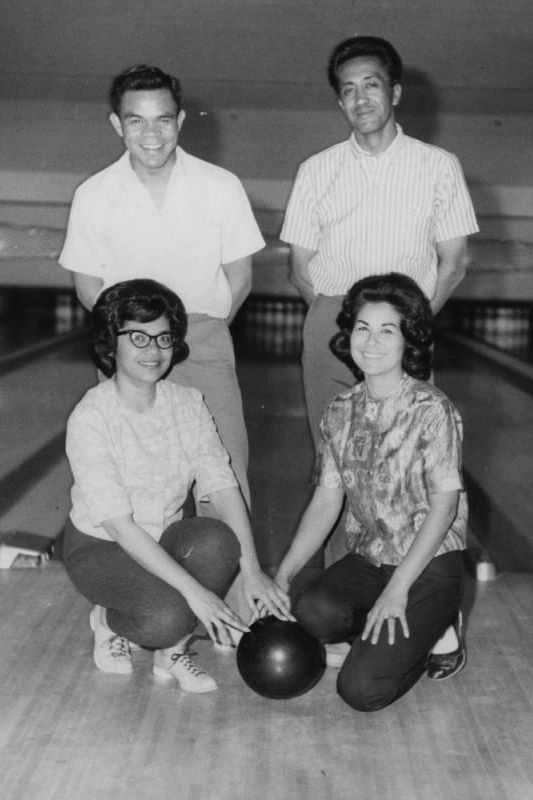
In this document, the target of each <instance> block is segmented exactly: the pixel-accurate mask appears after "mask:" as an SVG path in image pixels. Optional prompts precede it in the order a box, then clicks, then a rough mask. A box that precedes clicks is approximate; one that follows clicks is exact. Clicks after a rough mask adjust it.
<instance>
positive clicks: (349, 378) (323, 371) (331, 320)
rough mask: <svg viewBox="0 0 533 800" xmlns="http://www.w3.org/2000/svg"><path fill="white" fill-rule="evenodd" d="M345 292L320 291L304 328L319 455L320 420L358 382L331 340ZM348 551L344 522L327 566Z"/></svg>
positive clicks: (310, 414) (308, 397)
mask: <svg viewBox="0 0 533 800" xmlns="http://www.w3.org/2000/svg"><path fill="white" fill-rule="evenodd" d="M343 297H344V296H343V295H335V296H332V297H327V296H326V295H322V294H319V295H317V297H316V298H315V300H314V301H313V303H312V304H311V305H310V307H309V310H308V312H307V316H306V318H305V323H304V329H303V352H302V375H303V385H304V395H305V404H306V408H307V420H308V423H309V429H310V431H311V437H312V439H313V445H314V448H315V454H316V452H317V451H318V445H319V442H320V420H321V419H322V415H323V414H324V411H325V410H326V408H327V407H328V405H329V403H330V402H331V401H332V400H333V398H334V397H335V396H336V395H337V394H339V393H340V392H345V391H346V390H347V389H349V388H350V387H351V386H353V384H354V382H355V378H354V376H353V373H352V372H351V371H350V370H349V369H348V367H347V366H346V365H345V364H343V363H342V361H339V359H338V358H337V357H336V356H335V355H333V353H332V352H331V349H330V346H329V344H330V342H331V339H332V338H333V336H334V335H335V334H336V333H338V332H339V328H338V326H337V324H336V320H337V315H338V313H339V311H340V310H341V306H342V301H343ZM346 553H347V549H346V544H345V533H344V525H343V523H342V521H341V522H340V523H339V524H338V525H337V527H336V528H335V529H334V531H333V533H332V535H331V536H330V538H329V540H328V543H327V545H326V549H325V562H326V566H329V565H330V564H333V563H334V562H335V561H338V560H339V559H340V558H343V557H344V556H345V555H346Z"/></svg>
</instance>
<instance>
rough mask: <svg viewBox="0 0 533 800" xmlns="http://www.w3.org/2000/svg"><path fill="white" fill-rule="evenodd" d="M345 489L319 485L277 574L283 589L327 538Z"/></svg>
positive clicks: (338, 511)
mask: <svg viewBox="0 0 533 800" xmlns="http://www.w3.org/2000/svg"><path fill="white" fill-rule="evenodd" d="M343 501H344V491H343V489H340V488H339V489H329V488H326V487H325V486H317V487H316V489H315V491H314V494H313V497H312V498H311V501H310V503H309V505H308V506H307V508H306V510H305V512H304V514H303V517H302V519H301V521H300V524H299V525H298V529H297V531H296V534H295V537H294V539H293V542H292V544H291V546H290V548H289V550H288V552H287V554H286V555H285V557H284V559H283V561H282V562H281V564H280V566H279V569H278V571H277V574H276V583H278V584H279V586H281V587H283V588H284V589H288V588H289V584H290V582H291V581H292V579H293V578H294V576H295V575H296V574H297V573H298V572H299V571H300V570H301V568H302V567H303V566H304V564H306V563H307V561H308V560H309V559H310V558H311V556H312V555H313V554H314V553H316V551H317V550H318V548H319V547H320V545H321V544H323V542H324V541H325V540H326V538H327V536H328V534H329V533H330V531H331V529H332V528H333V526H334V524H335V522H336V521H337V518H338V516H339V514H340V512H341V509H342V504H343Z"/></svg>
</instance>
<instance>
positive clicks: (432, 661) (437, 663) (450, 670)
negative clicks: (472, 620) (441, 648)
mask: <svg viewBox="0 0 533 800" xmlns="http://www.w3.org/2000/svg"><path fill="white" fill-rule="evenodd" d="M454 628H455V632H456V634H457V639H458V640H459V647H458V648H457V650H452V652H451V653H430V654H429V656H428V658H427V662H426V671H427V676H428V678H431V679H432V680H434V681H443V680H446V678H451V677H452V676H453V675H457V673H458V672H461V670H462V669H463V667H464V665H465V664H466V645H465V640H464V633H463V615H462V613H461V612H459V614H458V617H457V619H456V621H455V623H454Z"/></svg>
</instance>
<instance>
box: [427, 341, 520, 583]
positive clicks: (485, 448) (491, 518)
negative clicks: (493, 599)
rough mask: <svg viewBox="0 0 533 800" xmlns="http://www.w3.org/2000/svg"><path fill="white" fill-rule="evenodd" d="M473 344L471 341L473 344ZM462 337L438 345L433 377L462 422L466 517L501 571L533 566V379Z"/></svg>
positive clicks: (488, 350)
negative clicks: (468, 502)
mask: <svg viewBox="0 0 533 800" xmlns="http://www.w3.org/2000/svg"><path fill="white" fill-rule="evenodd" d="M474 346H475V343H474ZM482 351H483V352H484V353H485V354H486V357H481V356H480V355H479V354H478V353H476V352H475V351H474V350H472V349H471V348H470V346H469V342H468V340H466V339H462V340H458V341H457V342H454V343H450V342H446V341H442V342H439V343H438V346H437V349H436V353H437V359H436V361H437V364H436V370H435V383H436V384H437V385H438V386H440V387H441V388H442V389H443V390H444V391H445V392H446V393H447V394H448V395H449V396H450V397H451V398H452V399H453V401H454V402H455V403H456V405H457V406H458V408H459V410H460V411H461V414H462V417H463V421H464V437H465V438H464V466H465V470H466V484H467V489H468V492H469V501H470V507H471V514H470V522H471V525H472V528H473V530H474V533H475V535H476V537H477V538H478V539H479V540H480V542H481V543H482V544H483V546H484V547H486V548H487V550H488V551H489V553H490V555H491V556H492V558H493V560H494V561H495V563H496V566H497V567H498V569H500V570H511V571H516V570H518V571H524V570H527V571H533V492H532V491H531V487H532V486H533V393H532V389H533V380H531V379H529V380H526V379H525V378H524V375H523V374H522V372H518V373H515V377H511V376H512V374H513V373H512V371H511V367H510V365H509V363H508V362H509V360H507V361H506V362H505V366H504V367H502V366H500V364H499V362H498V360H497V359H498V354H497V353H496V354H495V356H496V358H495V359H491V358H490V348H486V347H485V348H483V349H482Z"/></svg>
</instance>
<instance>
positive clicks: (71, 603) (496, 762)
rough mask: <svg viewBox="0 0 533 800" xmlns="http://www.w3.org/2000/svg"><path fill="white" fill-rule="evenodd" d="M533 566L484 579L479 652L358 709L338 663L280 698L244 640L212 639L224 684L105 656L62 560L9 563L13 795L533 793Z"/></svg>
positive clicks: (6, 631) (5, 735) (1, 680)
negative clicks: (241, 650) (106, 667)
mask: <svg viewBox="0 0 533 800" xmlns="http://www.w3.org/2000/svg"><path fill="white" fill-rule="evenodd" d="M532 594H533V592H532V587H531V581H530V580H529V576H528V577H527V578H526V577H525V576H523V575H520V574H503V575H500V577H499V578H498V579H497V581H495V582H494V583H491V584H486V585H483V586H481V587H477V595H476V597H475V601H474V604H473V608H472V611H471V614H470V618H469V630H468V646H469V662H468V666H467V668H466V669H465V670H464V671H463V672H462V673H461V674H460V675H458V676H457V677H456V678H454V679H452V680H450V681H447V682H444V683H442V684H439V683H436V682H431V681H429V680H427V679H425V678H423V679H422V680H421V681H420V682H419V684H418V685H417V686H416V687H415V688H414V689H413V690H412V691H411V692H410V693H409V694H408V695H407V696H406V697H404V698H402V699H401V700H399V701H398V702H397V703H396V704H395V705H393V706H392V707H391V708H388V709H385V710H383V711H381V712H376V713H374V714H362V713H357V712H354V711H352V710H350V709H349V708H348V707H347V706H346V705H344V704H343V703H342V701H341V700H340V699H339V698H338V696H337V695H336V694H335V671H333V670H328V671H327V672H326V674H325V676H324V677H323V679H322V680H321V681H320V683H319V684H318V685H317V686H316V687H315V688H314V689H313V690H312V691H311V692H310V693H308V694H306V695H304V696H302V697H299V698H295V699H293V700H287V701H275V700H266V699H264V698H261V697H259V696H257V695H255V694H254V693H252V691H251V690H249V689H248V687H246V686H245V685H244V684H243V683H242V681H241V679H240V677H239V675H238V672H237V670H236V666H235V661H234V657H233V655H231V654H221V653H215V652H214V651H213V649H212V648H211V647H210V646H209V645H208V644H207V643H206V642H204V641H200V642H197V650H198V657H199V659H200V660H201V663H202V664H203V665H204V666H205V667H206V668H207V669H209V670H210V671H211V672H212V674H213V675H215V677H216V679H217V681H218V683H219V687H220V688H219V691H218V692H215V693H213V694H209V695H203V696H198V695H197V696H192V695H186V694H183V693H181V692H180V691H179V690H178V689H176V688H175V687H174V686H168V685H167V684H161V683H158V682H156V681H155V680H154V679H153V678H152V676H151V672H150V667H151V658H150V654H149V653H148V652H144V651H143V652H140V653H136V654H135V656H134V674H133V675H132V676H131V677H125V678H124V677H121V676H106V675H103V674H101V673H98V671H97V670H96V669H95V668H94V666H93V664H92V660H91V637H90V633H89V627H88V610H89V606H88V604H87V603H86V602H85V601H84V600H83V599H82V598H80V597H79V596H78V595H77V594H76V592H75V591H74V589H73V588H72V586H71V585H70V584H69V582H68V579H67V578H66V575H65V573H64V571H63V569H62V568H61V566H60V565H59V564H55V563H53V562H52V563H51V564H50V565H49V566H47V567H45V568H43V569H41V570H18V571H10V572H8V573H6V574H2V575H0V601H1V603H2V608H3V614H2V617H1V618H0V636H1V640H2V652H1V656H0V702H1V705H2V717H1V721H0V753H1V763H2V773H1V775H0V788H1V796H2V798H5V800H27V798H29V797H31V798H33V799H34V800H71V798H73V797H76V798H77V799H79V800H94V798H103V799H104V800H108V799H109V800H111V798H113V800H130V799H131V798H132V797H134V798H136V800H143V799H144V798H146V799H147V800H148V799H150V800H152V799H153V798H156V800H159V799H161V800H166V798H168V797H172V796H178V797H180V798H187V799H188V798H191V800H193V799H196V798H199V799H201V800H203V799H204V798H205V800H279V798H290V800H307V798H309V797H312V798H316V800H326V799H327V800H330V798H338V799H339V800H353V798H361V800H374V799H375V800H378V799H379V800H389V798H390V799H391V800H392V798H394V799H395V800H433V799H434V800H449V798H451V797H453V798H454V800H517V799H518V798H520V800H522V798H523V799H524V800H527V798H530V797H531V796H532V794H531V786H532V785H533V763H532V761H531V748H532V746H533V731H532V725H531V719H532V713H533V708H532V700H531V698H532V697H533V693H532V689H533V666H532V665H533V642H532V639H531V636H530V618H531V604H532V600H533V597H532Z"/></svg>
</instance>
